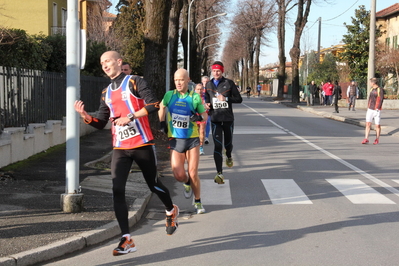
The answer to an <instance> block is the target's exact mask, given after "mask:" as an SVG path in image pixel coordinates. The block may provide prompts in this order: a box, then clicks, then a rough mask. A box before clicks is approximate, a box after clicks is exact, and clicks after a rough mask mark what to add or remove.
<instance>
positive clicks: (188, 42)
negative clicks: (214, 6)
mask: <svg viewBox="0 0 399 266" xmlns="http://www.w3.org/2000/svg"><path fill="white" fill-rule="evenodd" d="M194 1H195V0H191V2H190V4H189V5H188V23H187V72H188V74H189V75H190V49H191V47H190V34H191V29H190V19H191V18H190V16H191V5H192V3H193V2H194Z"/></svg>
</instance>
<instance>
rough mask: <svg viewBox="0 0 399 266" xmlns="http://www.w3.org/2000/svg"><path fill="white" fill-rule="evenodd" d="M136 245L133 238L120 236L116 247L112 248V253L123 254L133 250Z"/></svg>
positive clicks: (115, 254)
mask: <svg viewBox="0 0 399 266" xmlns="http://www.w3.org/2000/svg"><path fill="white" fill-rule="evenodd" d="M136 250H137V249H136V246H135V245H134V242H133V239H132V238H130V241H129V240H128V239H127V238H126V237H122V239H121V242H120V243H119V245H118V247H117V248H116V249H114V251H113V252H112V254H113V255H114V256H119V255H125V254H127V253H130V252H135V251H136Z"/></svg>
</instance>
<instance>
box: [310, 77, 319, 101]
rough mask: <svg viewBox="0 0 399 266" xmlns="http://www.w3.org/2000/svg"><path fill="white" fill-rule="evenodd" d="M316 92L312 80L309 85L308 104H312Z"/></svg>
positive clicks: (315, 86)
mask: <svg viewBox="0 0 399 266" xmlns="http://www.w3.org/2000/svg"><path fill="white" fill-rule="evenodd" d="M316 93H317V85H316V84H315V83H314V80H312V82H311V83H310V85H309V104H310V105H314V99H315V97H316Z"/></svg>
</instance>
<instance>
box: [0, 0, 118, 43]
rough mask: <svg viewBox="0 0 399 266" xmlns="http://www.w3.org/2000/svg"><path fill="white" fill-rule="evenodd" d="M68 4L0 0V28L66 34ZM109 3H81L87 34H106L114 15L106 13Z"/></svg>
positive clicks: (82, 0)
mask: <svg viewBox="0 0 399 266" xmlns="http://www.w3.org/2000/svg"><path fill="white" fill-rule="evenodd" d="M67 2H68V0H1V1H0V27H4V28H9V29H22V30H25V31H26V32H27V33H28V34H29V35H33V34H39V33H42V34H44V35H46V36H48V35H54V34H63V35H65V33H66V21H67ZM110 6H111V2H109V1H108V0H79V5H78V10H79V18H78V19H79V21H80V25H81V28H82V29H85V30H87V31H88V34H90V33H91V31H92V32H93V33H95V31H98V30H100V31H107V30H108V29H109V27H110V26H111V25H112V22H113V20H114V19H115V17H116V16H115V15H113V14H110V13H108V12H106V11H105V10H106V9H108V8H109V7H110Z"/></svg>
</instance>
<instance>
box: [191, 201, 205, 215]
mask: <svg viewBox="0 0 399 266" xmlns="http://www.w3.org/2000/svg"><path fill="white" fill-rule="evenodd" d="M194 207H195V209H196V210H197V214H202V213H205V209H204V206H202V203H201V202H195V203H194Z"/></svg>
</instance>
